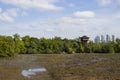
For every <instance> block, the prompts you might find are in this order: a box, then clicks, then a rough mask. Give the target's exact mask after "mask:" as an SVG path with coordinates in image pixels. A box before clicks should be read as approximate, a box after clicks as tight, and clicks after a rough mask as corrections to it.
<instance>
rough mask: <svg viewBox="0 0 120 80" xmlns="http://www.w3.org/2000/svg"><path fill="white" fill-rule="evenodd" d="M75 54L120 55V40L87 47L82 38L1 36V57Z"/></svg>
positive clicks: (89, 44) (92, 43) (92, 44)
mask: <svg viewBox="0 0 120 80" xmlns="http://www.w3.org/2000/svg"><path fill="white" fill-rule="evenodd" d="M74 53H120V39H118V38H117V39H116V41H115V42H112V41H110V42H107V43H106V42H98V43H94V42H92V41H90V42H89V43H88V45H87V47H84V46H83V45H82V42H81V41H80V38H76V39H67V38H64V39H62V38H61V37H54V38H52V39H46V38H36V37H30V36H29V35H26V36H24V37H22V38H21V37H20V36H19V35H18V34H15V35H13V37H12V36H2V35H0V56H1V57H3V56H15V55H17V54H74Z"/></svg>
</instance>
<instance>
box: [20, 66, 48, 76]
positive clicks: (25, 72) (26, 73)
mask: <svg viewBox="0 0 120 80" xmlns="http://www.w3.org/2000/svg"><path fill="white" fill-rule="evenodd" d="M46 71H47V70H46V68H35V69H28V70H23V71H22V73H21V74H22V75H23V76H24V77H28V78H30V77H31V76H32V75H36V73H38V72H39V73H40V72H46Z"/></svg>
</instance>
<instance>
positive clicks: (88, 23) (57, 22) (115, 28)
mask: <svg viewBox="0 0 120 80" xmlns="http://www.w3.org/2000/svg"><path fill="white" fill-rule="evenodd" d="M15 33H18V34H19V35H20V36H25V35H30V36H33V37H40V38H41V37H45V38H53V37H55V36H59V37H62V38H70V39H74V38H77V37H79V36H83V35H87V36H89V37H90V38H91V39H93V38H94V37H95V36H97V35H106V34H109V35H115V36H116V37H118V38H120V0H0V35H9V36H11V35H13V34H15Z"/></svg>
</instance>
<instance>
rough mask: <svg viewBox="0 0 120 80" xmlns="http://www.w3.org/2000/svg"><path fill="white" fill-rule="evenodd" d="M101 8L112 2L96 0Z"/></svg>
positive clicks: (109, 0) (110, 0)
mask: <svg viewBox="0 0 120 80" xmlns="http://www.w3.org/2000/svg"><path fill="white" fill-rule="evenodd" d="M97 1H98V3H99V4H100V5H101V6H106V5H109V4H111V3H112V1H113V0H97Z"/></svg>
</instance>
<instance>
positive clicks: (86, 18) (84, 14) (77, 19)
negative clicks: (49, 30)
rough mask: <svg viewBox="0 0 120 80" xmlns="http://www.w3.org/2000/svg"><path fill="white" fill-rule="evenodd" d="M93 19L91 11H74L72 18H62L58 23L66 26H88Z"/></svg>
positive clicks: (93, 15) (93, 14)
mask: <svg viewBox="0 0 120 80" xmlns="http://www.w3.org/2000/svg"><path fill="white" fill-rule="evenodd" d="M94 17H95V13H94V12H92V11H76V12H74V13H73V14H72V16H65V17H62V18H61V19H60V20H58V22H60V23H61V24H62V23H66V24H79V25H83V24H88V23H90V22H91V20H92V18H94Z"/></svg>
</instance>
